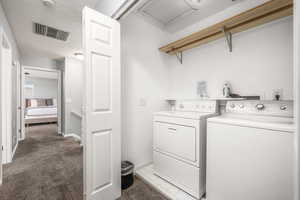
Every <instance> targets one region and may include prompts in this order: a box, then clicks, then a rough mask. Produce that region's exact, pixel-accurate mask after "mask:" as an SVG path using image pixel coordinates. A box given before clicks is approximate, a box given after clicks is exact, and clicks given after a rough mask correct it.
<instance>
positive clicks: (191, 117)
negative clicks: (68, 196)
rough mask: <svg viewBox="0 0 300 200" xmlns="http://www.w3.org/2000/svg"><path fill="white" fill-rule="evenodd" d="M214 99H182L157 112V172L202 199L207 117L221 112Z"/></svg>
mask: <svg viewBox="0 0 300 200" xmlns="http://www.w3.org/2000/svg"><path fill="white" fill-rule="evenodd" d="M217 110H218V105H217V102H216V101H213V100H207V101H204V100H199V101H180V102H177V103H176V105H175V110H174V111H163V112H157V113H155V114H154V122H153V126H154V128H153V129H154V136H153V138H154V151H153V157H154V172H155V174H156V175H158V176H160V177H161V178H163V179H165V180H167V181H168V182H170V183H172V184H173V185H175V186H177V187H179V188H180V189H182V190H184V191H185V192H187V193H189V194H191V195H192V196H194V197H196V198H197V199H200V198H201V197H202V195H203V194H204V192H205V168H206V167H205V166H206V158H205V157H206V120H207V118H208V117H213V116H216V115H217V114H218V112H217Z"/></svg>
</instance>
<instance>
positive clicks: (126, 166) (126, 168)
mask: <svg viewBox="0 0 300 200" xmlns="http://www.w3.org/2000/svg"><path fill="white" fill-rule="evenodd" d="M121 168H122V170H121V175H122V180H121V181H122V190H125V189H127V188H129V187H130V186H132V184H133V181H134V178H133V170H134V164H133V163H131V162H129V161H122V166H121Z"/></svg>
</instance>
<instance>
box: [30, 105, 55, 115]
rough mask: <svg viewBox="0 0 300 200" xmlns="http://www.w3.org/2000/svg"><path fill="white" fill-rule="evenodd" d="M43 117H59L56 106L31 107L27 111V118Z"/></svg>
mask: <svg viewBox="0 0 300 200" xmlns="http://www.w3.org/2000/svg"><path fill="white" fill-rule="evenodd" d="M43 115H57V107H56V106H45V107H29V108H27V110H26V116H28V117H30V116H43Z"/></svg>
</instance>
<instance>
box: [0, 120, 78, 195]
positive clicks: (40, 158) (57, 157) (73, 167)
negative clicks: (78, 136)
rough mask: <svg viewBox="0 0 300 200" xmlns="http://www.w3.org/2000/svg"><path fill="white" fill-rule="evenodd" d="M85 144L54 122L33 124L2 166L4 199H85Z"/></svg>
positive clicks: (0, 189) (1, 193)
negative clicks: (10, 159) (64, 134)
mask: <svg viewBox="0 0 300 200" xmlns="http://www.w3.org/2000/svg"><path fill="white" fill-rule="evenodd" d="M82 163H83V161H82V147H81V146H80V144H79V142H76V141H75V140H74V139H73V138H71V137H69V138H63V137H61V136H58V135H57V126H56V125H55V124H49V125H38V126H30V127H29V128H28V129H27V133H26V139H25V140H24V141H21V142H20V143H19V146H18V149H17V151H16V154H15V156H14V159H13V162H12V163H10V164H7V165H4V167H3V185H2V186H1V187H0V199H1V200H82V199H83V186H82V185H83V184H82V180H83V170H82V165H83V164H82Z"/></svg>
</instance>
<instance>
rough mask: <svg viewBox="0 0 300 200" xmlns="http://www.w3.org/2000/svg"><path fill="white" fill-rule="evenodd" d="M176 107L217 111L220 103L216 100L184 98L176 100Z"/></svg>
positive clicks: (180, 109)
mask: <svg viewBox="0 0 300 200" xmlns="http://www.w3.org/2000/svg"><path fill="white" fill-rule="evenodd" d="M175 109H176V110H177V111H191V112H205V113H216V112H218V105H217V101H216V100H182V101H177V102H176V107H175Z"/></svg>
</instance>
